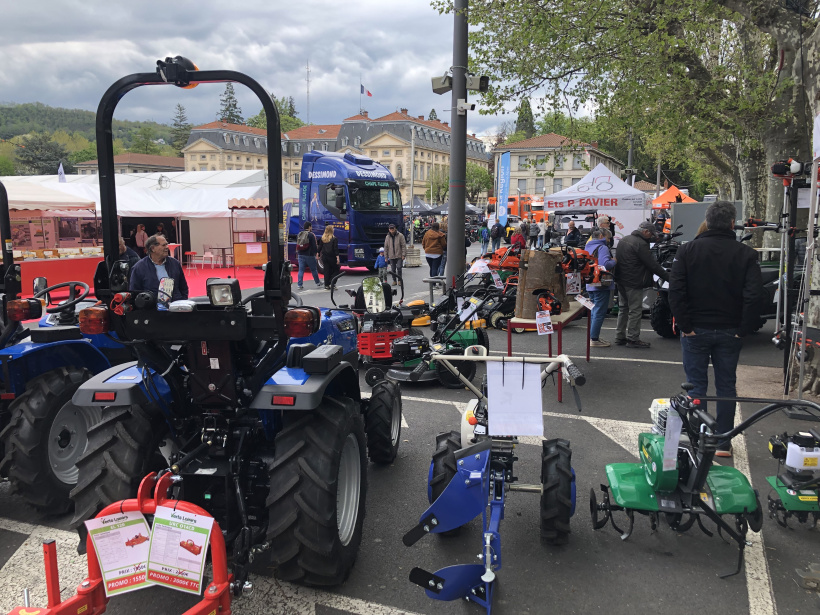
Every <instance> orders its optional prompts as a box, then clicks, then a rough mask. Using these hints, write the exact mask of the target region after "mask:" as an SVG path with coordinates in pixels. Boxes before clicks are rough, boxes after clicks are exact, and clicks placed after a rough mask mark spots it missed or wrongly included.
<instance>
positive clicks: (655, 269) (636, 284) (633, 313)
mask: <svg viewBox="0 0 820 615" xmlns="http://www.w3.org/2000/svg"><path fill="white" fill-rule="evenodd" d="M657 238H658V231H657V230H656V229H655V225H653V224H652V223H651V222H641V223H640V224H639V225H638V228H637V230H634V231H632V233H631V234H630V235H628V236H627V237H624V238H623V239H621V241H620V242H619V243H618V254H617V256H618V266H617V267H616V268H615V283H616V284H617V286H618V324H617V327H616V329H615V344H616V345H618V346H623V345H624V344H626V347H627V348H649V342H644V341H641V316H642V312H643V290H644V289H645V288H648V287H650V286H652V276H653V274H654V275H656V276H658V277H660V278H662V279H664V280H669V273H668V272H667V271H666V270H665V269H664V268H663V267H661V265H660V263H658V262H657V261H656V260H655V259H654V258H652V253H651V252H650V251H649V242H650V240H653V239H654V240H657Z"/></svg>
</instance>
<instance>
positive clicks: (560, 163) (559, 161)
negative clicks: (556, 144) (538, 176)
mask: <svg viewBox="0 0 820 615" xmlns="http://www.w3.org/2000/svg"><path fill="white" fill-rule="evenodd" d="M555 168H556V170H559V171H563V170H564V157H563V156H562V155H561V154H556V155H555Z"/></svg>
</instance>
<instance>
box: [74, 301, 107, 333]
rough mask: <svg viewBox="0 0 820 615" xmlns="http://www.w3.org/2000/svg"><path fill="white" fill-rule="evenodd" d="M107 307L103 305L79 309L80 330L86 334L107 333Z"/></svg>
mask: <svg viewBox="0 0 820 615" xmlns="http://www.w3.org/2000/svg"><path fill="white" fill-rule="evenodd" d="M108 330H109V320H108V309H107V308H104V307H90V308H85V309H83V310H80V331H81V332H82V333H85V334H87V335H94V334H97V333H108Z"/></svg>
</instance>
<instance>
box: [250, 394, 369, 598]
mask: <svg viewBox="0 0 820 615" xmlns="http://www.w3.org/2000/svg"><path fill="white" fill-rule="evenodd" d="M282 420H283V428H282V430H281V431H280V432H279V433H278V434H277V436H276V456H275V459H274V461H273V464H272V466H271V469H270V485H271V487H270V494H269V495H268V498H267V502H266V505H267V508H268V533H267V541H268V542H269V543H270V546H271V547H270V564H271V565H272V566H273V567H274V568H275V574H276V576H277V577H278V578H279V579H282V580H283V581H296V582H299V583H302V584H305V585H314V586H329V585H339V584H340V583H343V582H344V580H345V579H346V578H347V577H348V575H349V574H350V570H351V568H352V567H353V564H354V563H355V561H356V556H357V555H358V553H359V545H360V544H361V541H362V526H363V523H364V514H365V499H366V498H365V496H366V494H367V459H366V457H365V452H366V441H365V431H364V420H363V418H362V415H361V412H360V411H359V407H358V404H357V403H355V402H354V401H353V400H351V399H348V398H346V397H329V396H326V397H324V398H323V399H322V403H321V405H320V406H319V407H318V408H316V409H315V410H314V411H313V412H285V413H283V417H282Z"/></svg>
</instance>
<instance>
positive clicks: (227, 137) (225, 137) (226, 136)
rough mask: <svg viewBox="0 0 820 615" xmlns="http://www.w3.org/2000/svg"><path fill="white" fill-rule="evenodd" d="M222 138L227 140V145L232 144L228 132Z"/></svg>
mask: <svg viewBox="0 0 820 615" xmlns="http://www.w3.org/2000/svg"><path fill="white" fill-rule="evenodd" d="M222 138H223V139H225V143H230V142H231V137H230V135H229V134H228V133H227V132H223V133H222Z"/></svg>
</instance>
